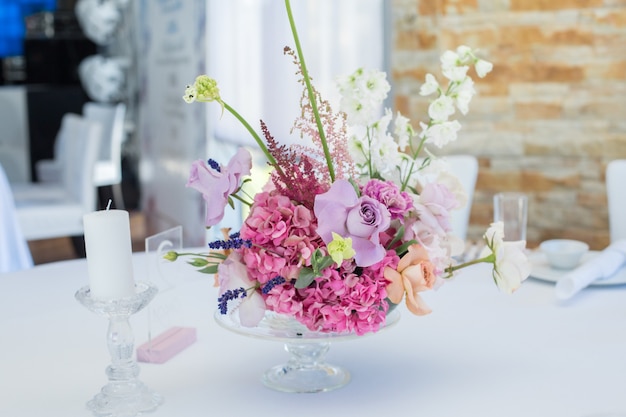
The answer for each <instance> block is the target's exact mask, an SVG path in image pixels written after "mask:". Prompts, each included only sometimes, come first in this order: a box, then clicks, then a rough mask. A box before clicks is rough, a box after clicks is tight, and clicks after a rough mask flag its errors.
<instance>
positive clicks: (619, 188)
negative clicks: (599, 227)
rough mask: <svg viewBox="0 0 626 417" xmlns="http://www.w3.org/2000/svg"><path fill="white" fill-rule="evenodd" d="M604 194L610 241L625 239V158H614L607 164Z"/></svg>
mask: <svg viewBox="0 0 626 417" xmlns="http://www.w3.org/2000/svg"><path fill="white" fill-rule="evenodd" d="M606 196H607V200H608V210H609V234H610V238H611V242H616V241H618V240H620V239H626V159H616V160H614V161H611V162H609V164H608V165H607V167H606Z"/></svg>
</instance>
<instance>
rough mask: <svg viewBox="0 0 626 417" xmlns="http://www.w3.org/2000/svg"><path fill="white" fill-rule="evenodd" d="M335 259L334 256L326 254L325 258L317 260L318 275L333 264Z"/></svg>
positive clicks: (316, 269)
mask: <svg viewBox="0 0 626 417" xmlns="http://www.w3.org/2000/svg"><path fill="white" fill-rule="evenodd" d="M334 263H335V261H333V258H331V257H330V256H328V255H326V256H324V257H323V258H321V259H320V260H319V261H317V265H315V266H314V269H315V272H317V273H318V274H317V275H318V276H320V275H321V272H322V271H323V270H324V269H326V268H328V267H329V266H331V265H332V264H334Z"/></svg>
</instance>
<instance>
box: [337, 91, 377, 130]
mask: <svg viewBox="0 0 626 417" xmlns="http://www.w3.org/2000/svg"><path fill="white" fill-rule="evenodd" d="M339 108H340V110H341V111H342V112H344V113H345V114H346V117H347V120H348V124H349V125H368V124H370V123H372V121H373V119H374V114H375V110H376V109H375V108H373V107H371V106H369V105H368V104H367V103H364V102H362V101H360V100H359V99H358V98H357V97H354V96H344V97H341V100H340V102H339Z"/></svg>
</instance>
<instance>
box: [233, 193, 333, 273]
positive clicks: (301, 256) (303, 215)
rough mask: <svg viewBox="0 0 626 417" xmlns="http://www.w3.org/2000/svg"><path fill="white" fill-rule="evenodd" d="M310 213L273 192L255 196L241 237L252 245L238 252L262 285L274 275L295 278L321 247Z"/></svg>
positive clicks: (315, 224) (314, 221)
mask: <svg viewBox="0 0 626 417" xmlns="http://www.w3.org/2000/svg"><path fill="white" fill-rule="evenodd" d="M316 226H317V222H316V220H315V217H314V216H313V213H312V212H311V211H310V210H309V209H307V208H306V207H304V206H301V205H294V204H293V203H292V201H291V200H290V199H289V198H287V197H285V196H282V195H280V194H278V193H277V192H276V191H273V192H262V193H259V194H257V195H256V196H255V198H254V204H253V205H252V208H251V211H250V215H249V216H248V218H247V219H246V221H245V222H244V224H243V226H242V228H241V232H240V236H241V238H242V239H249V240H250V241H251V242H252V246H251V247H250V248H242V250H241V253H242V256H243V259H244V262H245V264H246V265H247V266H248V271H249V274H250V276H251V277H252V278H253V279H255V280H257V281H259V282H260V283H261V284H264V283H266V282H267V281H269V280H270V279H272V278H274V277H275V276H277V275H280V276H282V277H284V278H285V279H286V280H289V279H292V278H297V276H298V273H299V268H300V267H301V266H303V265H310V262H311V256H312V254H313V252H314V251H315V249H316V248H318V247H319V246H320V244H321V240H320V239H319V236H317V233H316V232H315V230H316Z"/></svg>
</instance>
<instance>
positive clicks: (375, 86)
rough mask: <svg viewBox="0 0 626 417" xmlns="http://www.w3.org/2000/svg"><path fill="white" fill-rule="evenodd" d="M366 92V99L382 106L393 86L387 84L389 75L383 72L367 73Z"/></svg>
mask: <svg viewBox="0 0 626 417" xmlns="http://www.w3.org/2000/svg"><path fill="white" fill-rule="evenodd" d="M363 81H364V92H366V93H367V95H366V98H367V99H369V100H372V101H374V102H375V103H376V104H380V103H382V102H383V100H385V98H386V97H387V93H389V91H390V90H391V85H389V82H387V74H386V73H384V72H383V71H377V70H372V71H368V72H366V73H365V77H364V79H363Z"/></svg>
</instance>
